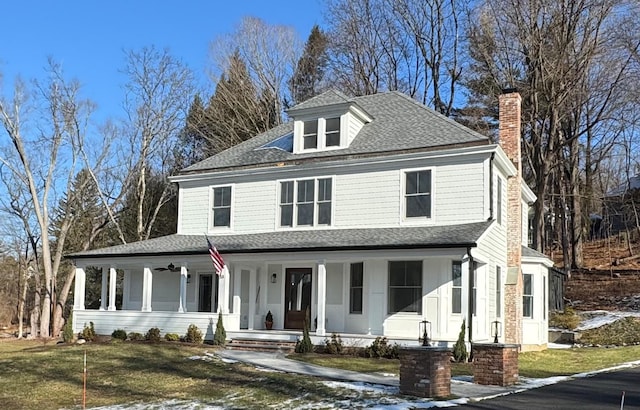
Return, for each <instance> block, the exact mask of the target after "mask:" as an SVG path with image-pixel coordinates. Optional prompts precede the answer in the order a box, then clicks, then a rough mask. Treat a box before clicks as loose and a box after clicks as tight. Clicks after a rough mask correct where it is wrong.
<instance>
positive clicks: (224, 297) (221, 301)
mask: <svg viewBox="0 0 640 410" xmlns="http://www.w3.org/2000/svg"><path fill="white" fill-rule="evenodd" d="M229 280H230V275H229V267H228V266H226V265H225V267H224V269H223V270H222V272H221V273H220V277H219V278H218V312H220V313H222V314H223V315H224V314H227V313H229Z"/></svg>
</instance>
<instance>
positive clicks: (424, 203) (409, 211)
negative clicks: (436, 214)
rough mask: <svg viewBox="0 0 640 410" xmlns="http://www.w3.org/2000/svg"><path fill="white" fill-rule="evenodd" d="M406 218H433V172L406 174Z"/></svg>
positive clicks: (424, 171)
mask: <svg viewBox="0 0 640 410" xmlns="http://www.w3.org/2000/svg"><path fill="white" fill-rule="evenodd" d="M405 217H407V218H416V217H426V218H431V170H428V169H427V170H421V171H409V172H406V173H405Z"/></svg>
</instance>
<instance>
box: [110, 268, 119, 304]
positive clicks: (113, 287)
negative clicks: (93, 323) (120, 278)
mask: <svg viewBox="0 0 640 410" xmlns="http://www.w3.org/2000/svg"><path fill="white" fill-rule="evenodd" d="M117 275H118V272H117V271H116V267H115V266H113V265H112V266H111V267H110V268H109V310H116V278H117Z"/></svg>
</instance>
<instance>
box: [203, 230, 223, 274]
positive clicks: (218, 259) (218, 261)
mask: <svg viewBox="0 0 640 410" xmlns="http://www.w3.org/2000/svg"><path fill="white" fill-rule="evenodd" d="M207 246H208V247H209V256H211V260H212V261H213V267H214V268H216V274H218V276H220V275H221V274H222V271H223V270H224V265H225V264H224V259H222V255H220V252H218V249H216V247H215V246H213V245H212V244H211V242H210V241H209V238H207Z"/></svg>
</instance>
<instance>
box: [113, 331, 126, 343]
mask: <svg viewBox="0 0 640 410" xmlns="http://www.w3.org/2000/svg"><path fill="white" fill-rule="evenodd" d="M111 337H112V338H113V339H118V340H123V341H124V340H127V332H125V331H124V329H116V330H114V331H113V333H111Z"/></svg>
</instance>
